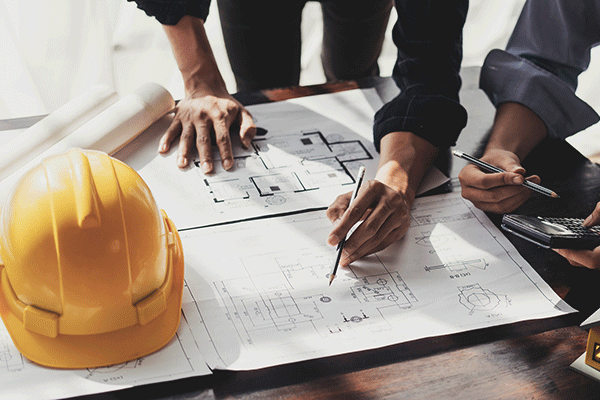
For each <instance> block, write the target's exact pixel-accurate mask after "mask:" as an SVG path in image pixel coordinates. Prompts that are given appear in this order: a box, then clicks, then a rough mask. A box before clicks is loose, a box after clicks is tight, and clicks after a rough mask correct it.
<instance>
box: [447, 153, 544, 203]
mask: <svg viewBox="0 0 600 400" xmlns="http://www.w3.org/2000/svg"><path fill="white" fill-rule="evenodd" d="M513 170H514V171H518V172H524V170H523V169H522V167H520V166H513ZM458 179H459V181H460V184H461V190H462V196H463V197H464V198H465V199H467V200H470V201H471V202H472V203H473V204H474V205H475V206H476V207H477V208H479V209H481V210H484V211H490V212H494V213H506V212H510V211H513V210H514V209H516V208H517V207H519V206H520V205H521V204H523V203H524V202H525V201H526V200H527V199H528V198H529V197H530V196H531V194H532V192H531V190H529V189H527V188H526V187H524V186H522V184H523V182H524V181H525V177H524V176H523V175H520V174H519V173H515V172H502V173H485V172H483V171H481V170H480V169H479V168H478V167H476V166H475V165H471V164H469V165H467V166H466V167H464V168H463V169H462V171H461V172H460V173H459V175H458ZM527 180H529V181H531V182H533V183H540V181H541V180H540V178H539V177H538V176H536V175H533V176H530V177H528V178H527Z"/></svg>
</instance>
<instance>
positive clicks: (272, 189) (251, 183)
mask: <svg viewBox="0 0 600 400" xmlns="http://www.w3.org/2000/svg"><path fill="white" fill-rule="evenodd" d="M331 136H332V138H333V139H334V140H336V141H335V142H332V141H329V140H328V139H326V138H325V137H324V136H323V134H322V133H321V132H320V131H318V130H313V131H304V132H299V133H297V134H292V135H284V136H275V137H269V136H262V137H259V136H257V137H255V138H254V140H253V141H252V150H251V151H248V150H247V151H243V152H242V153H241V154H234V164H235V166H236V172H237V173H236V175H235V177H233V178H232V177H231V175H225V176H223V175H219V174H215V175H214V176H208V177H207V176H204V174H202V173H201V172H199V173H198V174H199V176H200V177H201V180H202V182H203V185H202V186H203V187H204V189H205V190H207V192H208V194H209V195H210V196H211V198H212V201H213V202H214V203H216V204H219V203H226V202H236V201H245V200H249V199H252V198H255V197H258V198H263V199H264V201H265V202H266V203H267V205H271V206H274V205H281V204H283V203H284V202H285V201H283V200H282V199H285V197H279V199H278V200H267V199H268V198H269V197H271V196H275V195H279V196H282V195H283V196H285V195H286V194H292V193H302V192H307V191H313V190H317V189H321V188H326V187H341V186H345V185H351V184H353V183H354V177H353V176H352V174H351V172H350V169H349V167H348V166H347V164H352V165H353V166H354V164H353V163H356V162H357V161H361V160H372V159H373V156H372V155H371V154H370V153H369V151H368V150H367V148H366V147H365V145H363V143H362V142H360V141H359V140H347V141H344V140H343V137H341V135H331ZM218 161H219V160H218V159H216V160H215V163H217V162H218ZM194 165H196V166H197V167H199V166H200V161H199V160H194ZM198 170H200V169H198Z"/></svg>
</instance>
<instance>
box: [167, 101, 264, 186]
mask: <svg viewBox="0 0 600 400" xmlns="http://www.w3.org/2000/svg"><path fill="white" fill-rule="evenodd" d="M230 131H232V132H233V131H235V132H237V131H239V135H240V142H241V143H242V146H244V147H245V148H246V147H248V146H249V145H250V142H251V140H252V138H253V137H254V135H255V133H256V127H255V125H254V121H253V120H252V116H251V115H250V113H249V112H248V111H247V110H246V109H245V108H244V107H243V106H242V105H241V104H240V103H239V102H238V101H237V100H235V99H234V98H233V97H231V96H230V95H229V94H227V93H225V94H223V95H221V96H215V95H199V96H194V95H188V96H186V98H185V99H182V100H181V101H180V102H179V104H178V105H177V107H176V111H175V116H174V117H173V121H172V122H171V126H170V127H169V129H168V130H167V132H166V133H165V134H164V135H163V137H162V138H161V140H160V144H159V152H160V153H166V152H168V151H169V149H170V147H171V144H172V143H173V141H175V139H177V137H180V139H179V153H178V156H177V166H178V167H179V168H185V167H187V166H188V164H189V162H190V158H191V156H192V154H193V151H194V147H196V148H197V150H198V157H199V160H200V167H201V168H202V172H203V173H205V174H207V173H210V172H212V171H213V159H212V136H213V135H214V138H215V142H216V144H217V147H218V148H219V152H220V154H221V160H222V165H223V168H225V169H226V170H228V169H230V168H231V167H232V166H233V152H232V149H231V137H230Z"/></svg>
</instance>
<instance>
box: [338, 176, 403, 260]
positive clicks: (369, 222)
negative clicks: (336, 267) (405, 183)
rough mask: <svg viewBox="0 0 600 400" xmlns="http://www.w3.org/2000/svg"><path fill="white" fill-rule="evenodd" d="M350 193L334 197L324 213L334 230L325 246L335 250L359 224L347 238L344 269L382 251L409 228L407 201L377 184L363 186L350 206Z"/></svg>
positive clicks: (401, 195)
mask: <svg viewBox="0 0 600 400" xmlns="http://www.w3.org/2000/svg"><path fill="white" fill-rule="evenodd" d="M350 197H351V192H348V193H345V194H342V195H340V196H338V197H337V198H336V199H335V201H334V202H333V203H332V204H331V205H330V206H329V208H328V209H327V218H329V220H330V221H332V222H333V225H334V228H333V230H332V231H331V233H330V234H329V237H328V239H327V243H328V244H330V245H331V246H336V245H337V244H338V243H339V242H340V241H341V240H342V238H343V237H344V236H346V234H347V233H348V232H349V231H350V229H351V228H352V227H353V226H354V225H355V224H356V223H357V222H358V221H362V223H361V224H360V225H359V226H358V227H357V228H356V230H355V231H354V232H353V233H352V235H351V236H350V237H349V238H347V240H346V243H345V244H344V250H343V251H342V256H341V259H340V266H342V267H346V266H348V265H349V264H351V263H352V262H354V261H356V260H358V259H359V258H361V257H364V256H366V255H369V254H372V253H375V252H378V251H380V250H383V249H384V248H386V247H387V246H389V245H390V244H392V243H393V242H395V241H397V240H399V239H400V238H401V237H402V236H404V234H405V233H406V231H407V229H408V227H409V225H410V219H409V216H410V213H409V211H410V204H409V201H408V199H407V197H406V196H405V195H404V194H403V193H401V192H398V191H396V190H394V189H392V188H391V187H389V186H387V185H386V184H385V183H383V182H380V181H378V180H371V181H368V182H367V183H366V184H365V185H363V186H362V187H361V188H360V190H359V191H358V194H357V196H356V199H355V200H354V201H353V202H352V204H351V205H350V206H349V204H350Z"/></svg>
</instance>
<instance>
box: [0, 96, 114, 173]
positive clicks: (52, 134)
mask: <svg viewBox="0 0 600 400" xmlns="http://www.w3.org/2000/svg"><path fill="white" fill-rule="evenodd" d="M118 98H119V97H118V96H117V93H116V92H115V91H114V90H112V89H111V88H109V87H108V86H106V85H98V86H95V87H93V88H92V89H90V91H88V92H86V93H84V94H82V95H80V96H78V97H76V98H74V99H73V100H71V101H69V102H68V103H66V104H64V105H63V106H62V107H60V108H59V109H57V110H56V111H54V112H53V113H51V114H49V115H47V116H46V117H44V118H43V119H42V120H41V121H39V122H38V123H36V124H35V125H32V126H31V127H30V128H29V129H27V130H26V131H25V132H22V133H21V134H19V135H18V136H16V137H15V138H14V139H12V140H11V141H10V142H8V143H6V144H5V145H4V146H2V147H0V180H2V179H4V178H6V177H7V176H9V175H10V174H11V173H13V172H15V171H16V170H17V169H19V168H20V167H21V166H22V165H23V164H25V163H27V162H29V161H31V160H33V159H34V158H35V157H37V156H38V155H40V154H41V153H42V152H43V151H45V150H47V149H48V148H50V147H51V146H52V145H54V144H55V143H57V142H58V141H60V140H61V139H63V138H64V137H66V136H67V135H69V134H71V133H72V132H74V131H75V130H77V129H78V128H79V127H81V126H82V125H83V124H85V123H86V122H88V121H89V120H91V119H92V118H93V117H95V116H96V115H98V114H100V113H101V112H102V111H103V110H105V109H106V108H107V107H109V106H110V105H111V104H114V103H115V102H116V101H117V100H118Z"/></svg>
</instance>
